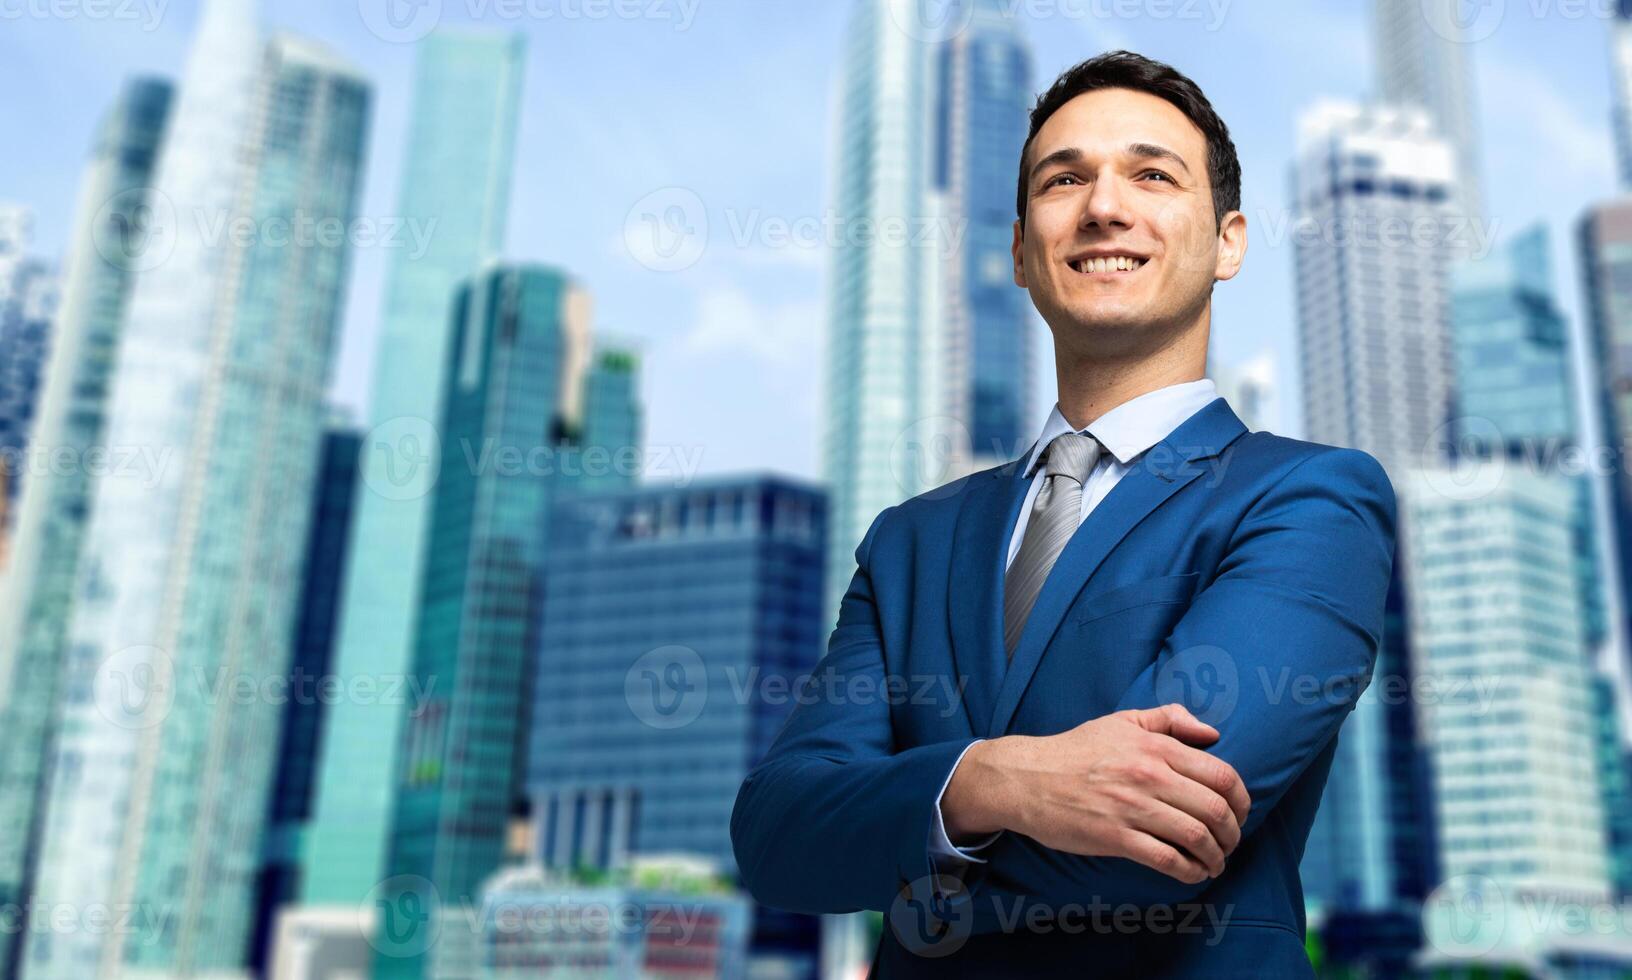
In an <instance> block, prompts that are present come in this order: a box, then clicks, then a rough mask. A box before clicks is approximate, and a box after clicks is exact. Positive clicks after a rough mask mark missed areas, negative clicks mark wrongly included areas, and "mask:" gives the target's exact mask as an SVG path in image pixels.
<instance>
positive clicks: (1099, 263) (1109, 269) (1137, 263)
mask: <svg viewBox="0 0 1632 980" xmlns="http://www.w3.org/2000/svg"><path fill="white" fill-rule="evenodd" d="M1148 261H1150V260H1149V259H1141V258H1137V257H1135V256H1132V255H1113V256H1110V257H1108V258H1097V259H1078V260H1077V261H1075V262H1072V263H1070V266H1071V268H1073V269H1075V270H1076V271H1078V272H1080V273H1082V274H1083V275H1097V274H1110V275H1125V274H1127V273H1130V272H1136V271H1138V270H1139V269H1141V268H1143V267H1144V265H1145V263H1146V262H1148Z"/></svg>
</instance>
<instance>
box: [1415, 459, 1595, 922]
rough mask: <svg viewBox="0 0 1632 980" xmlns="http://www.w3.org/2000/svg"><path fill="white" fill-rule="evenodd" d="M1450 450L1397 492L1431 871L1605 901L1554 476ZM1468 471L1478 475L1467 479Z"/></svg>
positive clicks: (1567, 550) (1589, 716)
mask: <svg viewBox="0 0 1632 980" xmlns="http://www.w3.org/2000/svg"><path fill="white" fill-rule="evenodd" d="M1490 467H1491V463H1490V462H1489V461H1482V460H1461V461H1459V462H1457V463H1456V464H1453V465H1452V466H1451V467H1449V468H1446V469H1443V470H1424V471H1421V472H1418V473H1414V474H1412V476H1411V478H1410V479H1409V480H1408V481H1407V482H1406V484H1405V486H1404V487H1403V492H1402V493H1401V498H1402V502H1403V503H1404V506H1403V507H1402V508H1401V509H1402V515H1403V517H1404V521H1403V523H1404V524H1405V525H1406V526H1407V527H1408V529H1409V530H1408V533H1407V535H1406V537H1405V539H1404V540H1405V542H1406V545H1407V547H1406V548H1405V549H1404V556H1403V557H1404V560H1405V564H1406V568H1407V576H1408V578H1409V579H1410V580H1411V581H1412V590H1411V602H1412V632H1413V637H1412V641H1413V643H1412V646H1413V650H1414V652H1415V654H1416V656H1417V658H1418V663H1419V665H1420V668H1421V671H1422V674H1423V676H1425V677H1429V678H1432V679H1433V680H1434V682H1435V690H1438V691H1443V692H1451V691H1456V692H1461V693H1459V694H1458V695H1456V696H1450V695H1449V694H1447V695H1446V696H1444V697H1435V698H1425V699H1424V712H1423V714H1424V721H1425V726H1424V727H1425V735H1426V741H1427V744H1428V745H1429V746H1430V751H1431V752H1432V755H1433V762H1434V765H1433V771H1434V781H1435V787H1434V789H1435V794H1434V795H1435V807H1436V811H1437V813H1436V816H1437V820H1436V825H1437V827H1438V835H1439V848H1438V849H1439V854H1440V860H1441V862H1442V866H1443V871H1444V876H1445V878H1446V879H1447V881H1451V882H1455V881H1456V880H1457V879H1459V878H1463V877H1464V876H1482V877H1483V878H1485V879H1489V880H1491V881H1493V882H1495V883H1496V884H1497V885H1498V886H1499V887H1502V888H1504V889H1508V890H1509V893H1510V894H1512V895H1519V894H1534V895H1551V896H1570V897H1572V898H1581V899H1584V900H1589V901H1604V900H1607V899H1608V897H1609V895H1610V862H1609V856H1608V848H1607V843H1606V838H1605V816H1604V813H1603V808H1602V807H1603V804H1602V796H1601V791H1600V780H1599V774H1598V770H1597V745H1598V737H1597V730H1596V729H1597V713H1596V711H1595V709H1594V698H1595V694H1594V689H1593V687H1594V684H1593V676H1594V675H1593V671H1592V665H1591V663H1590V658H1589V657H1588V654H1587V648H1586V638H1585V633H1584V630H1583V626H1582V619H1583V616H1582V609H1581V604H1580V601H1579V592H1578V585H1577V578H1576V567H1575V561H1574V553H1575V549H1574V541H1573V535H1574V526H1575V520H1576V517H1575V514H1576V508H1577V507H1578V494H1577V491H1576V488H1575V487H1574V486H1573V485H1572V484H1571V482H1570V481H1569V480H1567V479H1564V478H1562V477H1559V476H1556V475H1553V474H1546V473H1531V472H1525V471H1523V470H1521V469H1518V468H1513V467H1508V468H1506V469H1505V471H1503V472H1502V473H1501V474H1500V478H1499V479H1492V480H1489V481H1488V482H1485V478H1484V475H1483V474H1479V471H1480V470H1485V471H1487V472H1488V471H1489V470H1490ZM1476 474H1479V475H1476Z"/></svg>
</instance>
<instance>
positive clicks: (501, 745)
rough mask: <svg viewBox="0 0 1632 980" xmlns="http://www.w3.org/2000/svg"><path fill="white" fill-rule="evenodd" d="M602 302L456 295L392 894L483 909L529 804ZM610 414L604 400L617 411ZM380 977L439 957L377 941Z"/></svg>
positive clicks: (535, 277)
mask: <svg viewBox="0 0 1632 980" xmlns="http://www.w3.org/2000/svg"><path fill="white" fill-rule="evenodd" d="M589 313H590V310H589V297H588V294H587V293H585V292H584V291H583V289H582V288H581V287H580V286H579V285H578V284H577V283H575V282H574V281H573V280H572V279H571V278H569V277H568V276H566V275H565V274H564V273H562V272H560V271H558V270H555V269H551V268H546V267H542V266H506V265H500V266H495V267H492V268H489V269H487V270H484V271H483V272H482V273H481V274H479V275H477V276H476V277H474V279H472V280H471V282H470V283H469V285H467V286H466V287H464V288H462V289H460V290H459V292H458V294H457V296H456V298H455V301H454V307H453V318H454V329H453V333H452V336H451V337H450V338H449V340H450V348H449V349H450V351H452V352H453V354H454V356H453V357H452V358H450V359H449V361H448V364H447V367H446V370H445V372H444V375H443V398H442V422H441V426H440V430H441V433H442V438H443V444H444V452H445V458H446V463H445V465H444V466H443V467H442V473H441V477H440V482H439V484H438V486H437V490H436V494H435V495H434V497H433V498H432V501H433V502H432V509H431V519H430V525H429V528H428V532H429V536H428V540H427V544H428V548H429V550H428V551H427V556H426V561H425V567H424V573H423V574H424V581H423V583H422V584H421V587H420V591H419V601H418V606H417V608H416V609H415V610H414V613H413V624H412V625H413V632H412V636H413V640H414V655H413V660H412V662H411V664H412V666H411V671H410V677H411V678H413V679H414V680H415V681H416V682H417V683H416V685H415V689H416V690H419V691H421V692H422V694H421V696H420V700H419V701H418V703H416V704H414V705H413V706H411V707H409V708H399V709H398V710H399V711H401V712H402V714H403V716H404V718H405V721H404V724H403V726H402V735H401V738H402V745H401V748H400V750H399V751H400V763H399V765H398V767H397V769H396V772H395V773H394V775H395V777H396V779H397V785H396V787H395V790H394V793H393V797H394V806H393V809H392V815H391V824H390V827H391V832H390V843H389V850H388V860H387V865H386V874H387V878H386V882H387V885H386V894H385V897H386V900H387V901H388V902H389V901H391V900H392V899H393V898H394V897H396V891H395V889H397V888H398V887H399V886H401V887H402V888H404V889H412V888H414V887H415V886H414V885H413V884H412V881H413V880H416V879H424V880H427V881H429V882H431V883H432V884H434V885H435V887H436V889H437V891H438V893H439V894H440V895H441V896H442V897H443V899H444V900H445V901H449V902H474V901H475V900H476V899H477V898H478V896H479V893H480V888H481V885H482V882H483V881H485V880H486V879H487V877H488V876H489V875H491V874H492V873H493V872H494V871H495V870H497V869H498V867H499V865H500V862H501V860H502V858H503V857H504V854H505V843H506V832H507V830H508V827H509V821H510V815H511V812H512V808H513V807H514V806H515V805H516V804H517V803H518V802H519V801H521V800H522V799H523V791H522V782H523V779H522V771H523V768H524V766H525V761H526V738H527V719H528V717H529V709H530V708H531V700H532V699H531V696H530V694H531V690H532V686H531V684H530V683H529V681H530V678H531V676H532V665H533V660H534V651H535V650H536V648H537V646H538V638H537V631H538V623H539V611H540V605H541V602H542V600H543V595H544V589H545V584H544V549H545V547H546V546H547V543H548V539H549V524H548V523H547V522H546V520H545V518H546V516H547V515H548V514H549V512H550V507H551V503H552V501H553V499H554V498H555V496H556V495H557V494H559V493H561V492H563V491H564V490H565V489H566V488H568V487H569V486H570V484H571V483H572V482H573V480H574V479H575V477H574V476H573V475H571V474H570V473H569V472H567V471H566V470H565V468H563V467H560V466H556V465H553V463H554V461H556V460H559V459H560V458H561V456H562V454H571V453H573V452H575V451H576V449H577V448H578V447H575V446H573V444H572V441H571V439H572V437H571V433H572V432H573V431H574V430H577V429H580V428H581V425H582V418H583V398H584V390H583V388H584V368H585V364H586V362H587V361H588V359H589V358H588V353H589V350H590V323H589ZM607 408H609V406H602V409H603V410H606V409H607ZM376 944H377V945H378V946H379V947H380V956H379V957H378V958H377V959H376V961H375V967H374V975H375V976H376V977H379V978H382V980H385V978H395V977H421V976H429V975H431V973H432V972H434V966H435V962H434V954H433V955H432V956H429V957H428V956H427V954H426V951H424V950H419V949H417V948H415V945H416V944H415V943H413V942H409V943H403V942H399V941H397V937H396V936H394V935H393V934H392V933H391V932H390V931H389V930H382V932H381V934H380V935H379V936H378V937H376Z"/></svg>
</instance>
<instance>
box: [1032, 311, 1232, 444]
mask: <svg viewBox="0 0 1632 980" xmlns="http://www.w3.org/2000/svg"><path fill="white" fill-rule="evenodd" d="M1196 338H1199V342H1198V340H1197V339H1196ZM1206 338H1207V331H1206V330H1200V331H1190V332H1187V334H1186V335H1184V336H1181V337H1179V338H1178V339H1177V340H1176V341H1175V342H1174V343H1172V344H1170V345H1169V346H1167V347H1165V348H1163V349H1162V350H1159V351H1156V352H1154V353H1142V354H1139V355H1137V356H1133V357H1106V356H1104V355H1103V354H1096V353H1094V352H1073V351H1066V350H1063V349H1061V347H1060V345H1059V344H1058V343H1056V345H1055V351H1054V375H1055V382H1056V384H1058V386H1059V402H1060V414H1062V415H1064V416H1065V420H1066V421H1067V422H1069V423H1070V424H1071V427H1072V428H1073V429H1081V428H1083V427H1085V426H1088V425H1091V424H1093V422H1094V421H1095V420H1096V419H1098V418H1099V417H1100V416H1101V415H1104V414H1105V413H1106V412H1108V411H1110V410H1111V409H1113V408H1115V407H1117V406H1118V405H1121V404H1122V403H1123V402H1126V401H1130V400H1132V399H1134V398H1138V397H1139V396H1140V395H1143V394H1147V393H1149V392H1152V391H1155V390H1157V389H1158V388H1166V387H1167V386H1169V385H1176V384H1182V383H1184V382H1186V381H1200V380H1201V379H1202V378H1205V377H1206V376H1207V340H1206Z"/></svg>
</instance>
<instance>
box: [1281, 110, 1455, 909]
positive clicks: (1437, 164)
mask: <svg viewBox="0 0 1632 980" xmlns="http://www.w3.org/2000/svg"><path fill="white" fill-rule="evenodd" d="M1454 161H1455V157H1454V154H1453V153H1452V151H1451V149H1450V147H1449V146H1448V145H1447V144H1446V143H1445V142H1444V141H1443V140H1441V139H1439V138H1438V137H1437V136H1435V134H1434V131H1433V129H1432V127H1431V126H1430V124H1429V120H1428V117H1427V115H1426V113H1425V112H1424V111H1423V110H1421V109H1412V108H1404V109H1402V108H1395V107H1389V106H1359V105H1352V104H1347V103H1339V102H1329V101H1323V102H1320V103H1317V104H1316V105H1315V106H1314V107H1313V108H1312V109H1310V110H1309V111H1308V112H1307V113H1306V114H1305V115H1304V116H1303V117H1302V119H1301V120H1300V124H1299V133H1298V158H1297V160H1296V162H1295V164H1294V167H1293V171H1292V189H1293V197H1294V202H1295V209H1296V210H1295V216H1294V224H1293V229H1292V235H1293V239H1294V257H1295V260H1296V275H1297V293H1298V296H1297V298H1298V339H1299V354H1300V358H1301V363H1302V375H1303V399H1304V422H1305V428H1306V430H1307V437H1308V438H1310V439H1312V440H1315V441H1317V442H1324V443H1328V444H1331V445H1338V446H1348V447H1352V448H1356V449H1362V450H1365V451H1366V452H1369V453H1371V454H1372V455H1374V456H1376V457H1377V458H1378V459H1379V460H1380V461H1381V462H1382V463H1383V465H1384V466H1385V467H1386V468H1387V470H1388V473H1389V476H1390V478H1391V479H1392V480H1393V481H1394V482H1395V484H1396V485H1398V484H1399V483H1401V482H1402V481H1403V480H1404V479H1405V477H1406V475H1407V474H1408V473H1409V472H1410V471H1411V469H1412V468H1413V467H1415V466H1418V465H1421V464H1422V463H1423V462H1424V461H1425V459H1427V460H1428V461H1437V460H1438V459H1439V458H1440V457H1439V450H1438V449H1437V448H1436V447H1437V446H1438V441H1439V439H1440V438H1441V437H1442V435H1443V433H1444V432H1445V429H1446V426H1447V423H1448V421H1449V413H1450V411H1451V404H1452V401H1451V400H1452V388H1451V386H1452V384H1453V382H1454V375H1455V366H1454V363H1453V350H1452V347H1451V338H1450V335H1449V308H1448V289H1447V270H1448V267H1449V263H1450V262H1451V261H1452V259H1453V258H1454V256H1455V255H1456V254H1457V253H1456V249H1455V248H1454V247H1453V246H1452V245H1451V244H1450V242H1449V241H1448V240H1447V239H1448V238H1449V229H1450V228H1451V222H1452V220H1453V218H1454V215H1455V205H1454V203H1453V196H1454V194H1455V180H1456V171H1455V167H1454ZM1423 222H1429V223H1431V226H1432V227H1434V228H1435V229H1437V232H1436V234H1435V235H1434V236H1433V237H1432V238H1431V239H1429V240H1427V241H1422V240H1420V239H1418V240H1411V241H1407V242H1405V243H1403V244H1401V245H1399V246H1395V245H1394V244H1392V243H1385V240H1384V239H1383V238H1381V236H1380V235H1378V234H1376V233H1375V230H1376V229H1378V228H1380V227H1382V226H1383V225H1384V224H1385V223H1396V224H1397V225H1398V226H1400V227H1417V226H1419V225H1420V223H1423ZM1367 229H1370V230H1372V232H1373V233H1371V234H1361V232H1362V231H1364V230H1367ZM1396 566H1398V562H1396ZM1401 584H1402V582H1401V579H1400V576H1399V575H1397V574H1396V576H1395V583H1394V586H1393V587H1392V588H1391V593H1392V595H1391V599H1390V608H1391V610H1392V611H1393V613H1392V615H1391V617H1390V621H1391V623H1392V624H1393V625H1392V627H1391V628H1390V629H1389V630H1388V631H1387V636H1386V637H1385V640H1386V641H1387V642H1386V644H1385V646H1384V648H1383V649H1382V650H1381V651H1380V652H1379V655H1378V666H1377V673H1378V676H1379V677H1387V676H1390V675H1395V676H1399V677H1402V678H1408V676H1409V669H1410V668H1409V656H1408V652H1407V650H1406V649H1405V647H1404V646H1403V645H1402V644H1404V643H1405V637H1406V635H1407V634H1406V627H1405V617H1406V615H1407V610H1406V605H1405V601H1404V598H1403V596H1402V595H1401V594H1400V590H1401ZM1411 712H1412V706H1411V705H1410V704H1409V702H1408V701H1407V702H1406V703H1403V704H1389V703H1387V702H1385V701H1384V700H1383V699H1381V698H1377V697H1363V698H1362V699H1361V702H1360V703H1359V704H1358V705H1357V706H1356V708H1355V710H1354V713H1353V715H1352V716H1351V717H1350V718H1349V720H1348V721H1347V722H1346V723H1345V724H1344V726H1343V730H1342V731H1341V732H1340V733H1339V735H1338V750H1337V757H1336V759H1335V761H1334V763H1333V766H1332V773H1331V776H1330V777H1329V778H1328V781H1327V784H1326V792H1325V795H1324V797H1323V798H1322V802H1321V807H1320V811H1319V813H1318V814H1317V815H1316V818H1315V825H1314V827H1313V829H1312V830H1311V832H1310V838H1309V843H1308V846H1307V848H1306V850H1305V853H1304V858H1303V863H1302V865H1301V871H1302V875H1303V881H1304V891H1305V896H1306V899H1307V900H1308V902H1309V903H1310V904H1311V906H1314V907H1316V908H1325V909H1335V910H1356V911H1361V912H1366V913H1372V912H1383V911H1386V910H1388V909H1390V908H1392V907H1394V905H1395V904H1396V902H1397V900H1398V899H1399V898H1400V897H1402V895H1403V896H1407V897H1409V896H1410V895H1411V893H1412V892H1413V891H1415V890H1417V889H1416V888H1415V887H1414V886H1415V885H1416V884H1420V883H1421V881H1422V878H1423V873H1422V868H1423V866H1424V865H1425V864H1427V863H1429V862H1431V860H1432V856H1431V854H1425V853H1423V852H1422V850H1421V849H1422V847H1423V846H1424V845H1425V844H1426V843H1427V840H1428V839H1429V838H1430V837H1431V834H1430V833H1429V832H1428V831H1427V828H1426V826H1425V825H1424V823H1423V822H1422V821H1423V820H1424V817H1425V815H1426V814H1425V810H1426V809H1427V804H1426V801H1425V800H1421V799H1417V798H1416V794H1417V791H1418V790H1419V789H1421V788H1422V787H1423V786H1424V780H1423V779H1422V774H1421V772H1420V771H1418V769H1417V757H1416V755H1415V753H1414V752H1413V750H1412V747H1411V746H1410V745H1409V743H1403V744H1402V743H1401V742H1400V741H1399V739H1400V738H1401V737H1402V736H1404V735H1406V734H1408V733H1410V732H1412V731H1414V729H1415V722H1414V720H1413V719H1412V718H1411V717H1410V714H1411ZM1418 897H1420V896H1418Z"/></svg>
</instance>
